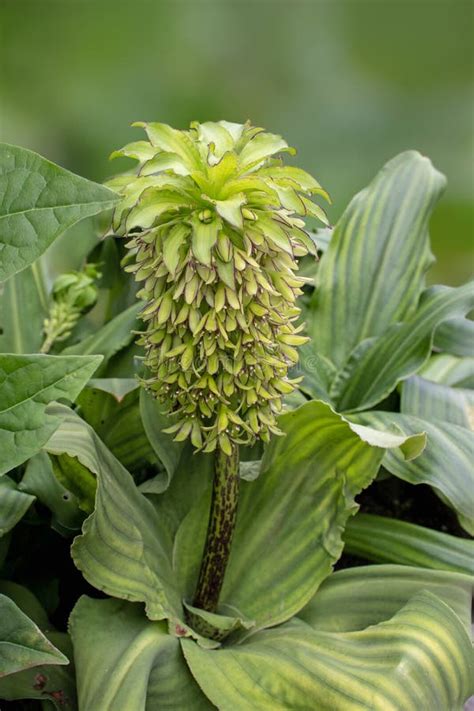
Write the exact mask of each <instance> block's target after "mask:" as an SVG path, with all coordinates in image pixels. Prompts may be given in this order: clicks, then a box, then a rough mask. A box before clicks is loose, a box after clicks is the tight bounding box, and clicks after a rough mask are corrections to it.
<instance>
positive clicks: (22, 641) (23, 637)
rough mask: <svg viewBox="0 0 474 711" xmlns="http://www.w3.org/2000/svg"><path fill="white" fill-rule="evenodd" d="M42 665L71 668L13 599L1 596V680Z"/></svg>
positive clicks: (65, 658)
mask: <svg viewBox="0 0 474 711" xmlns="http://www.w3.org/2000/svg"><path fill="white" fill-rule="evenodd" d="M40 664H68V659H67V657H65V656H64V654H62V653H61V652H60V651H59V650H58V649H56V647H54V645H52V644H51V642H50V641H49V640H48V639H47V638H46V637H45V636H44V634H43V633H42V632H41V630H40V629H39V627H37V625H35V623H34V622H33V621H32V620H30V619H29V618H28V617H27V616H26V615H25V614H24V613H23V612H22V611H21V610H20V608H19V607H17V605H15V603H14V602H13V601H12V600H10V598H8V597H6V596H5V595H1V594H0V678H1V677H3V676H7V675H8V674H14V673H15V672H18V671H22V670H23V669H28V668H30V667H36V666H38V665H40Z"/></svg>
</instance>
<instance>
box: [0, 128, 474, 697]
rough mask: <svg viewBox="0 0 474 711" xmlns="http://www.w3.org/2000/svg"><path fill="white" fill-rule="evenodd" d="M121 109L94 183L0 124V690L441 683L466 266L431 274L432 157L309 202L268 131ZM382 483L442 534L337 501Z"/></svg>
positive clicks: (456, 673) (465, 345)
mask: <svg viewBox="0 0 474 711" xmlns="http://www.w3.org/2000/svg"><path fill="white" fill-rule="evenodd" d="M140 126H142V127H143V128H144V129H145V130H146V134H147V137H148V140H146V141H145V140H143V141H137V142H135V143H131V144H129V145H127V146H126V147H125V148H123V149H122V150H121V151H118V152H116V153H115V154H113V155H114V157H116V156H120V157H129V158H133V159H135V161H136V164H135V167H134V168H132V169H131V170H130V171H129V172H128V173H125V174H122V175H119V176H117V177H115V178H112V179H111V180H110V181H108V183H107V186H106V187H105V186H100V185H97V184H95V183H91V182H90V181H87V180H85V179H84V178H80V177H78V176H76V175H73V174H71V173H68V172H67V171H65V170H63V169H62V168H59V167H58V166H56V165H54V164H52V163H50V162H49V161H47V160H45V159H44V158H41V157H40V156H38V155H37V154H35V153H32V152H30V151H27V150H25V149H22V148H18V147H14V146H10V145H6V144H3V145H1V146H0V242H1V245H2V250H1V252H0V279H1V280H2V282H3V283H2V291H1V294H0V327H1V331H0V350H1V353H0V450H1V455H0V474H1V475H2V476H1V477H0V535H1V538H0V606H1V607H2V614H1V615H0V698H2V699H4V700H6V703H7V704H9V702H11V703H12V704H13V705H14V704H17V705H18V706H12V708H13V707H15V708H23V706H22V705H21V704H22V703H23V702H22V701H20V700H22V699H32V700H34V701H32V702H31V703H33V704H36V706H34V707H35V708H44V709H46V708H57V709H69V710H72V709H79V710H80V711H97V710H98V709H100V711H107V710H110V711H112V709H113V710H114V711H122V710H123V711H139V710H140V709H143V710H145V709H146V710H148V709H150V710H151V709H153V710H155V709H156V710H159V709H170V710H172V709H174V710H176V711H178V710H181V709H196V710H199V709H213V708H218V709H224V710H229V711H230V710H232V711H234V710H235V709H239V711H240V709H242V711H245V710H246V709H249V710H250V709H257V710H262V711H265V710H267V709H268V710H269V709H272V710H273V709H281V710H282V711H283V710H286V709H336V710H337V709H339V710H340V711H346V709H354V710H355V709H358V710H359V709H360V710H364V709H368V710H372V709H374V710H376V711H386V709H394V710H398V709H400V710H401V709H403V710H404V711H405V710H407V711H412V710H413V711H419V710H420V709H426V710H427V711H428V709H430V710H431V709H438V708H439V709H444V708H446V709H462V706H463V703H464V702H465V700H466V699H467V698H468V697H469V695H470V694H471V693H472V685H473V673H474V672H473V657H472V647H471V642H470V636H469V628H470V602H471V592H472V580H473V573H474V571H473V549H472V541H470V540H468V537H467V536H468V534H472V533H473V532H474V519H473V510H474V502H473V501H472V493H473V491H474V482H473V472H472V468H471V467H470V464H469V458H468V457H469V451H470V448H471V449H472V437H473V435H472V407H473V403H474V397H473V396H472V389H473V388H474V359H473V358H472V350H471V349H472V341H471V339H472V335H473V328H472V321H470V320H469V319H468V318H467V315H468V314H469V312H470V310H472V308H473V307H474V290H473V287H472V284H466V285H463V286H461V287H457V288H449V287H444V286H438V287H429V288H426V287H425V282H424V276H425V273H426V271H427V269H428V267H429V265H430V263H431V261H432V256H431V252H430V246H429V236H428V229H427V225H428V220H429V217H430V214H431V212H432V210H433V208H434V206H435V204H436V202H437V200H438V198H439V197H440V195H441V192H442V190H443V188H444V182H445V181H444V178H443V177H442V176H441V175H440V174H439V173H438V172H437V171H436V170H435V169H434V168H433V167H432V165H431V163H430V162H429V161H428V160H427V159H426V158H424V157H422V156H420V155H419V154H418V153H416V152H414V151H410V152H406V153H402V154H401V155H399V156H397V157H396V158H395V159H393V160H392V161H390V162H389V163H388V164H387V165H386V166H385V167H384V168H383V169H382V171H381V172H380V173H379V174H378V175H377V176H376V177H375V179H374V180H373V181H372V183H371V184H370V185H369V186H368V187H367V188H366V189H365V190H363V191H362V192H360V193H359V194H358V195H357V196H356V197H355V198H354V199H353V200H352V201H351V203H350V204H349V206H348V207H347V208H346V210H345V211H344V213H343V214H342V216H341V218H340V219H339V220H338V222H337V224H336V225H335V227H334V229H333V228H331V227H330V226H329V225H328V223H327V219H326V216H325V213H324V212H323V210H322V208H321V207H320V206H319V205H318V204H317V203H316V202H315V198H316V199H317V198H323V199H326V200H327V199H328V195H327V193H326V192H325V191H324V189H323V188H321V186H320V185H319V183H318V182H317V181H316V180H315V179H314V178H313V177H311V176H310V175H309V174H308V173H306V172H305V171H303V170H301V169H300V168H297V167H294V166H293V165H292V164H291V165H290V164H289V163H288V161H286V160H285V161H284V160H283V158H284V157H285V156H284V154H285V153H293V151H292V150H291V149H289V148H288V146H287V144H286V142H285V141H284V140H283V139H281V138H280V137H279V136H275V135H272V134H269V133H266V132H265V131H263V130H262V129H257V128H254V127H252V126H251V125H250V124H245V125H239V124H234V123H229V122H225V121H220V122H217V123H212V122H207V123H202V124H199V123H194V124H191V127H190V129H189V130H186V131H178V130H176V129H173V128H171V127H169V126H166V125H164V124H158V123H149V124H140ZM100 213H104V220H108V221H109V224H110V229H109V230H108V231H107V232H106V235H105V237H103V238H102V239H98V240H97V241H96V243H95V244H94V245H93V247H92V250H91V249H90V239H85V238H84V245H85V246H84V250H83V251H82V252H81V253H80V254H79V256H78V255H77V253H76V254H75V255H71V257H70V259H68V257H69V251H68V240H69V239H71V231H69V232H67V230H68V228H71V227H72V226H73V225H74V224H75V223H77V222H78V221H80V220H83V219H84V218H90V217H93V216H94V215H98V214H100ZM312 220H315V224H314V226H313V225H312V223H311V221H312ZM316 220H317V221H319V222H321V221H322V222H323V223H324V225H325V227H323V228H321V227H317V222H316ZM316 227H317V229H315V228H316ZM73 229H75V230H81V229H82V230H83V234H87V236H88V233H89V231H90V229H92V227H91V223H90V222H88V223H85V222H84V223H82V227H81V226H79V227H74V228H73ZM63 233H64V234H63ZM53 242H54V244H53ZM87 245H89V246H87ZM55 250H56V253H60V254H63V255H64V256H65V257H66V259H65V263H66V264H67V267H66V269H67V271H65V272H64V273H58V271H57V269H56V267H55V265H56V263H57V261H56V260H55V259H54V256H55ZM136 283H138V285H137V286H138V291H137V288H136ZM19 314H21V316H22V317H21V318H19V317H18V315H19ZM136 334H138V341H137V336H136ZM374 482H375V483H374ZM393 482H404V484H403V485H404V486H411V488H412V489H413V491H416V490H420V488H421V489H423V487H424V490H426V491H428V492H429V487H431V488H432V490H433V491H434V492H435V494H436V496H437V497H439V499H440V502H442V503H440V504H439V506H441V507H444V509H443V510H445V511H446V512H447V513H446V515H448V513H449V512H450V511H452V512H453V515H455V516H456V517H457V521H458V523H457V524H456V525H457V528H456V534H457V535H452V534H451V533H446V532H443V531H440V530H436V529H435V528H427V527H424V526H420V525H419V524H418V523H417V522H416V521H415V522H407V521H403V520H397V519H396V518H393V517H390V516H381V515H375V514H374V513H373V512H368V513H367V512H363V513H358V507H359V506H358V502H357V500H356V497H359V498H360V495H361V494H362V492H364V490H369V491H370V490H371V489H372V488H373V487H374V486H378V487H380V486H381V487H384V486H387V487H388V486H389V485H393ZM347 554H351V555H352V556H357V558H356V559H350V558H348V557H347ZM341 556H342V558H341ZM338 562H339V569H338V570H337V571H336V572H334V566H335V565H336V564H338ZM341 562H342V563H343V565H342V566H341ZM354 563H355V565H354ZM2 708H3V707H2ZM7 708H10V705H8V706H7ZM25 708H26V706H25ZM28 708H30V707H28Z"/></svg>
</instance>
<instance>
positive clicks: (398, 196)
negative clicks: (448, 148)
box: [310, 151, 445, 367]
mask: <svg viewBox="0 0 474 711" xmlns="http://www.w3.org/2000/svg"><path fill="white" fill-rule="evenodd" d="M444 185H445V179H444V177H443V176H442V175H441V174H440V173H438V172H437V171H436V170H435V169H434V168H433V166H432V165H431V163H430V161H429V160H428V159H427V158H424V157H423V156H421V155H420V154H419V153H416V152H415V151H408V152H406V153H401V154H400V155H398V156H397V157H396V158H394V159H393V160H391V161H389V162H388V163H387V164H386V165H385V166H384V168H383V169H382V170H381V171H380V173H378V175H377V176H376V177H375V179H374V180H373V181H372V183H371V184H370V185H369V186H368V187H367V188H366V189H365V190H363V191H362V192H361V193H359V194H358V195H356V196H355V198H354V199H353V200H352V202H351V203H350V204H349V206H348V207H347V209H346V210H345V212H344V214H343V216H342V217H341V219H340V220H339V222H338V224H337V225H336V227H335V229H334V233H333V235H332V238H331V241H330V243H329V247H328V249H327V252H326V254H325V255H324V259H323V260H322V262H321V266H320V268H319V270H318V276H317V289H316V292H315V295H314V301H313V304H312V314H313V316H312V323H311V325H310V332H311V335H312V336H313V338H314V341H315V343H316V347H317V350H318V353H320V354H321V355H323V356H325V357H326V358H328V359H329V360H330V361H332V362H333V363H334V364H336V365H337V366H339V367H342V366H343V365H344V363H345V361H346V359H347V358H348V356H349V355H350V353H351V352H352V351H353V349H354V348H355V347H356V346H357V345H358V344H359V343H361V342H362V341H364V340H366V339H367V338H373V337H375V336H380V335H381V334H383V333H385V331H386V329H387V327H388V326H389V325H391V324H394V323H396V322H398V321H402V320H404V319H407V318H410V317H411V316H412V315H413V313H414V311H415V309H416V305H417V302H418V299H419V296H420V293H421V291H422V289H423V287H424V274H425V272H426V270H427V269H428V267H429V265H430V264H431V262H432V255H431V252H430V248H429V238H428V229H427V223H428V220H429V217H430V214H431V212H432V210H433V207H434V205H435V204H436V202H437V200H438V198H439V196H440V194H441V192H442V190H443V189H444Z"/></svg>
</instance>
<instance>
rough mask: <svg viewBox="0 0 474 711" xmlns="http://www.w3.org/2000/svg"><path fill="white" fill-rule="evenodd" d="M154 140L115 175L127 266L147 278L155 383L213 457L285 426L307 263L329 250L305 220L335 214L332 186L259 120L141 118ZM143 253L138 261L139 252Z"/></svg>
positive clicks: (178, 429) (148, 343) (181, 424)
mask: <svg viewBox="0 0 474 711" xmlns="http://www.w3.org/2000/svg"><path fill="white" fill-rule="evenodd" d="M138 125H140V126H142V127H144V128H145V130H146V132H147V135H148V139H149V140H148V141H137V142H135V143H131V144H129V145H128V146H125V148H123V149H122V150H120V151H116V152H115V153H114V154H112V155H113V157H115V156H128V157H132V158H135V159H136V160H138V162H139V165H138V169H137V170H136V171H135V172H134V173H133V174H127V175H121V176H119V177H117V178H115V179H113V180H112V181H110V182H109V186H110V187H112V188H114V189H115V190H116V191H117V192H119V193H120V194H121V196H122V200H121V202H120V203H119V204H118V207H117V208H116V210H115V213H114V223H113V228H114V230H115V232H116V233H117V234H119V235H123V236H126V237H127V238H128V242H127V247H128V249H129V250H130V256H131V258H132V259H131V262H132V263H130V264H128V265H127V266H126V267H125V268H126V269H127V270H128V271H130V272H133V273H134V274H135V279H136V280H137V281H139V282H142V288H141V290H140V291H139V293H138V296H139V297H140V298H142V299H143V300H144V301H145V304H146V305H145V307H144V309H143V311H142V313H141V318H142V319H143V321H144V322H145V324H146V330H145V332H144V333H143V334H142V336H141V339H140V343H141V344H142V345H143V346H144V348H145V365H146V366H147V372H148V373H149V377H147V379H146V380H145V381H144V385H145V386H146V388H147V389H148V390H149V391H150V392H151V393H152V394H153V395H154V396H155V397H156V398H158V399H159V400H160V401H162V402H163V403H164V404H165V405H166V408H167V410H168V412H169V413H171V414H173V415H174V416H175V418H174V420H175V421H174V423H173V425H172V427H170V428H169V431H170V432H172V433H173V434H174V435H175V440H178V441H181V440H185V439H186V438H188V437H190V438H191V441H192V443H193V445H194V446H195V447H196V448H198V449H203V450H204V451H213V450H214V449H215V448H216V446H219V447H220V448H221V449H222V450H223V451H224V452H226V453H230V452H231V450H232V443H240V444H248V443H252V442H253V441H255V439H256V438H261V439H263V440H265V441H266V440H268V438H269V436H270V433H271V432H273V433H279V431H278V428H277V425H276V419H275V418H276V415H277V414H278V412H279V411H280V410H281V406H282V405H281V403H282V397H284V396H285V395H287V394H289V393H291V392H292V391H293V390H294V388H295V387H296V383H297V381H296V380H292V379H290V378H289V377H288V370H289V368H290V367H292V366H293V365H294V364H295V363H296V362H297V360H298V353H297V350H296V347H297V346H299V345H301V344H303V343H305V342H306V340H307V339H306V338H305V337H304V336H302V335H301V330H302V328H303V326H302V325H299V326H297V325H296V324H295V322H296V320H297V319H298V317H299V314H300V311H299V309H298V308H297V307H296V305H295V302H296V298H297V296H298V295H299V294H301V289H302V286H303V284H304V282H305V280H304V279H303V278H300V277H297V276H296V275H295V271H296V270H297V268H298V265H297V261H296V258H297V257H299V256H303V255H305V254H307V253H308V252H311V253H313V254H315V247H314V243H313V241H312V239H311V238H310V237H309V236H308V234H307V233H306V232H305V230H304V221H303V220H302V219H301V218H300V216H305V215H312V216H315V217H318V218H319V219H321V220H323V221H324V222H326V216H325V213H324V211H323V210H322V209H321V207H319V206H318V205H317V204H315V203H314V202H313V201H312V200H311V196H313V195H320V196H323V197H325V198H327V199H328V196H327V193H326V192H325V191H324V190H323V189H322V188H321V186H320V185H319V183H317V181H316V180H314V178H312V177H311V176H310V175H309V174H308V173H306V172H305V171H303V170H301V169H299V168H296V167H291V166H285V165H283V163H282V161H281V159H279V158H276V157H275V156H277V155H278V154H280V153H282V152H291V153H294V150H293V149H291V148H289V147H288V145H287V144H286V142H285V141H284V140H283V139H282V138H281V137H279V136H275V135H272V134H269V133H266V132H264V131H263V129H260V128H255V127H252V126H250V125H249V124H245V125H240V124H235V123H229V122H226V121H220V122H217V123H212V122H207V123H202V124H199V123H193V124H191V128H190V130H187V131H178V130H175V129H173V128H171V127H170V126H167V125H165V124H159V123H149V124H138ZM129 261H130V260H129Z"/></svg>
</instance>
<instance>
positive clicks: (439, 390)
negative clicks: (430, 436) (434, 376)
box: [400, 375, 474, 429]
mask: <svg viewBox="0 0 474 711" xmlns="http://www.w3.org/2000/svg"><path fill="white" fill-rule="evenodd" d="M400 410H401V411H402V412H403V413H405V414H407V415H416V416H417V417H422V418H424V419H426V420H431V419H432V418H434V419H436V420H443V421H444V422H451V423H452V424H454V425H459V426H460V427H467V428H468V429H474V392H473V391H472V390H467V389H464V388H451V387H450V386H449V385H440V384H439V383H433V382H431V381H430V380H426V379H425V378H421V377H419V376H418V375H413V376H412V377H411V378H408V380H405V382H404V383H403V384H402V387H401V403H400Z"/></svg>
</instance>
